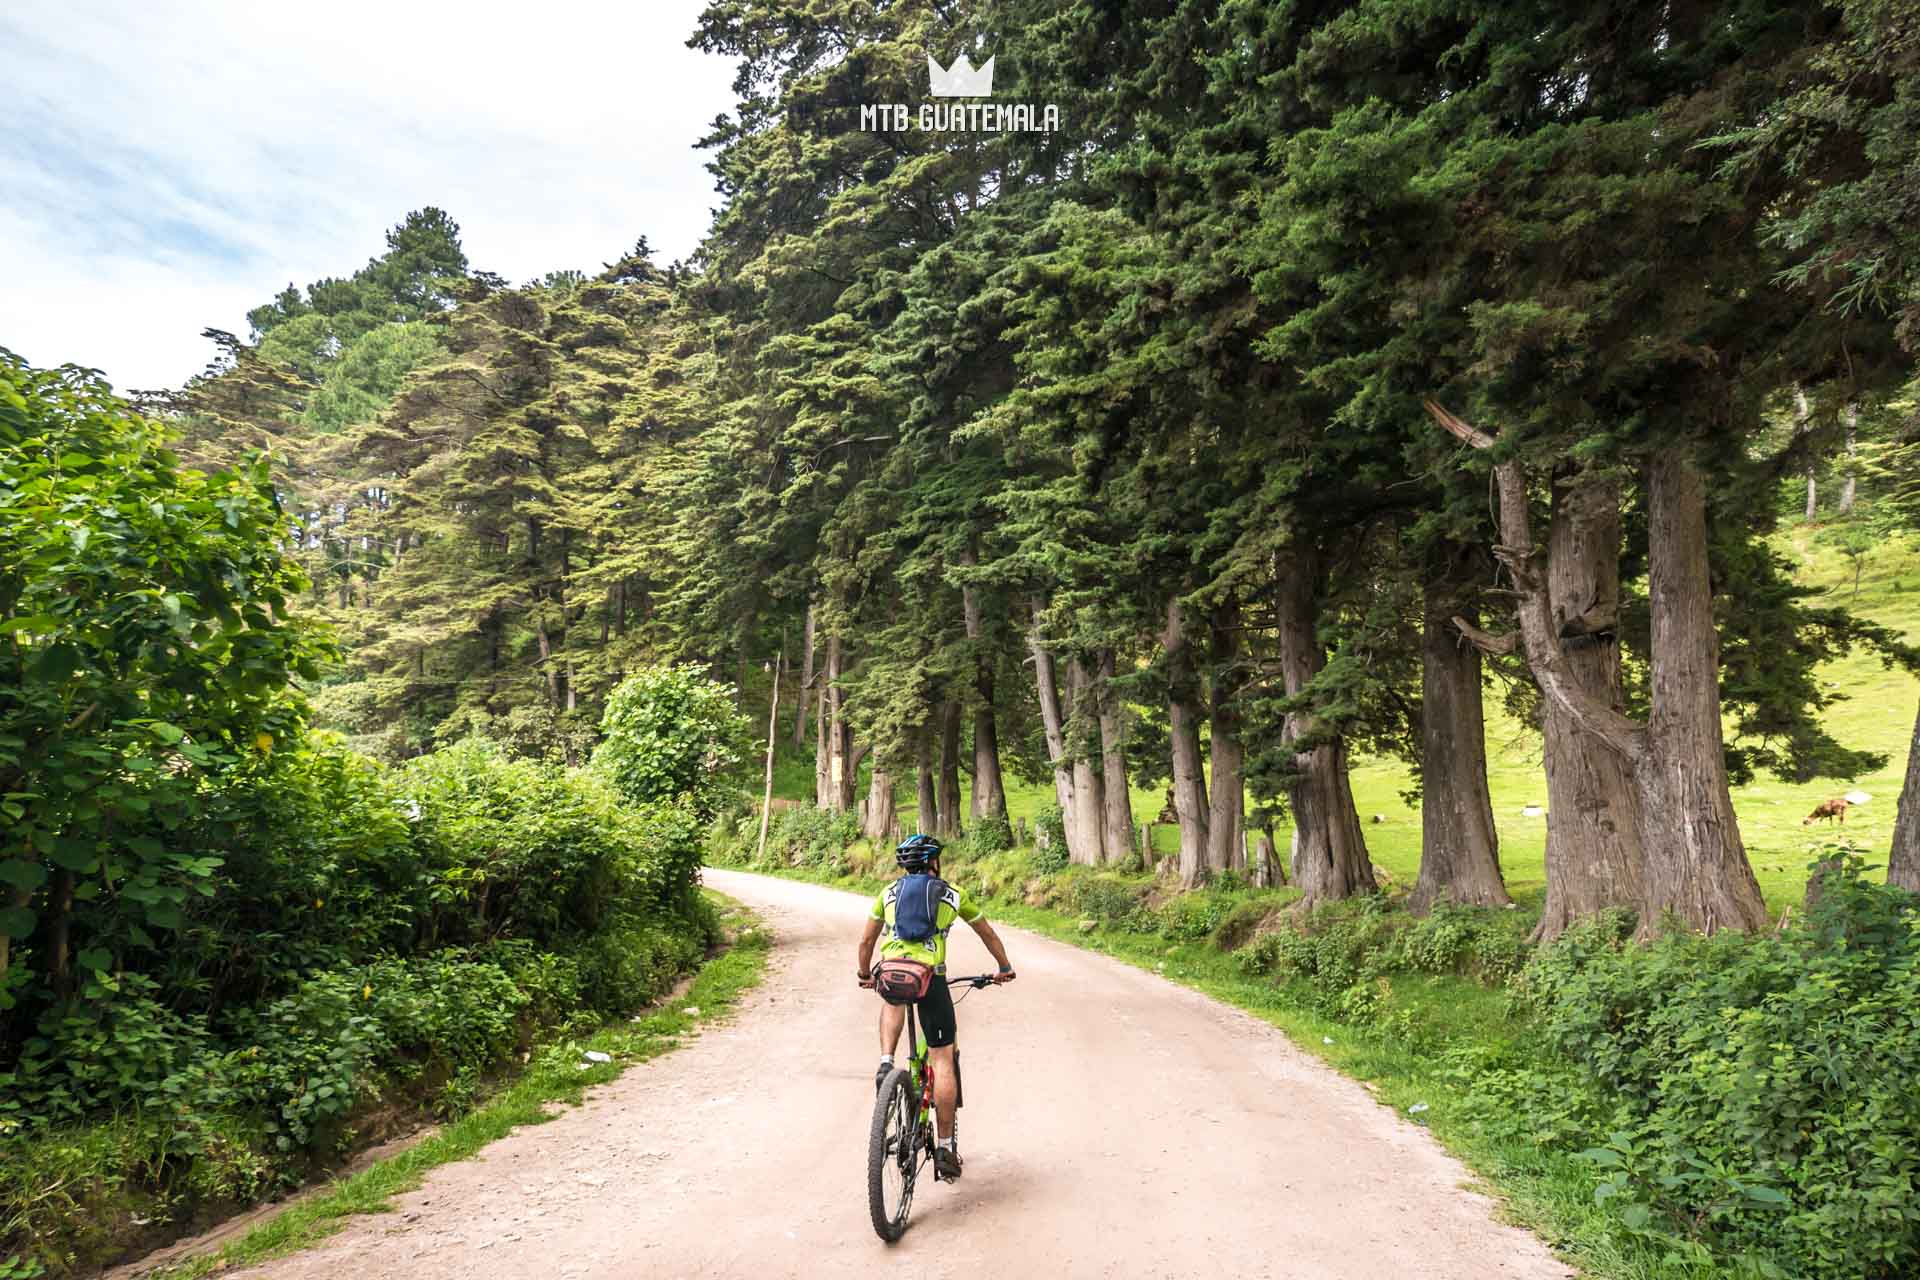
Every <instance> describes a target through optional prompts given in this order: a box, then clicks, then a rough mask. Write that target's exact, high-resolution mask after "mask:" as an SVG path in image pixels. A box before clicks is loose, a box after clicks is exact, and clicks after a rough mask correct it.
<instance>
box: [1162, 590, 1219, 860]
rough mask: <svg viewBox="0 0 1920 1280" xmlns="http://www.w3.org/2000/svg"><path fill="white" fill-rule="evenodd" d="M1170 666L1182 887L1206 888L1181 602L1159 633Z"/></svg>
mask: <svg viewBox="0 0 1920 1280" xmlns="http://www.w3.org/2000/svg"><path fill="white" fill-rule="evenodd" d="M1160 646H1161V648H1162V649H1163V650H1165V652H1166V660H1167V730H1168V735H1169V737H1170V738H1171V740H1172V748H1173V751H1172V754H1173V807H1174V814H1175V816H1176V817H1177V818H1178V820H1179V824H1180V883H1181V884H1182V885H1183V886H1185V887H1186V888H1189V889H1191V888H1193V887H1194V886H1195V885H1198V884H1203V883H1205V881H1206V879H1207V874H1208V866H1207V848H1208V835H1207V823H1208V817H1209V813H1208V805H1207V777H1206V773H1205V772H1204V768H1203V766H1202V765H1201V762H1200V710H1199V708H1198V707H1197V706H1195V705H1194V704H1195V703H1196V702H1197V701H1198V699H1199V683H1200V682H1199V678H1198V676H1197V675H1196V674H1195V673H1194V669H1193V647H1192V644H1191V643H1190V642H1189V641H1188V639H1187V634H1186V619H1185V617H1184V614H1183V611H1182V609H1181V607H1180V602H1179V600H1177V599H1174V600H1169V601H1167V624H1166V628H1165V630H1163V631H1162V632H1161V633H1160Z"/></svg>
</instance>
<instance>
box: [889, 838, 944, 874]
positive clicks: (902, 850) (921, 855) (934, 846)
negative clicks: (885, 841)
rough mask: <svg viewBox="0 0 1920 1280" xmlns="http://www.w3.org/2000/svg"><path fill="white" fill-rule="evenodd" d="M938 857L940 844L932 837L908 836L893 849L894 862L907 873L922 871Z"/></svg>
mask: <svg viewBox="0 0 1920 1280" xmlns="http://www.w3.org/2000/svg"><path fill="white" fill-rule="evenodd" d="M939 856H940V842H939V841H938V840H935V839H934V838H933V837H932V836H923V835H918V834H915V835H910V836H908V837H907V838H906V839H905V840H902V841H901V842H900V843H899V844H898V845H896V846H895V847H894V850H893V857H894V861H896V862H898V863H899V864H900V865H901V866H902V867H903V868H905V869H906V870H908V871H920V870H923V869H924V868H925V867H926V865H927V864H928V863H929V862H932V861H933V860H934V859H935V858H937V857H939Z"/></svg>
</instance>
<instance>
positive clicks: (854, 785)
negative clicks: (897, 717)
mask: <svg viewBox="0 0 1920 1280" xmlns="http://www.w3.org/2000/svg"><path fill="white" fill-rule="evenodd" d="M841 732H842V733H844V734H845V735H846V740H845V745H844V746H843V747H842V749H841V753H840V754H841V756H842V758H843V759H845V760H846V762H847V765H846V772H845V773H843V774H841V778H840V807H841V808H842V809H851V808H853V799H854V792H855V791H856V790H858V783H859V781H860V762H861V761H862V760H865V759H866V758H867V752H869V751H871V750H873V744H872V743H871V742H862V743H860V744H859V745H858V746H856V745H854V741H853V725H852V724H845V725H843V726H842V728H841Z"/></svg>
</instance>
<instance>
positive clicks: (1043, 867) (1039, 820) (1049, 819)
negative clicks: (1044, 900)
mask: <svg viewBox="0 0 1920 1280" xmlns="http://www.w3.org/2000/svg"><path fill="white" fill-rule="evenodd" d="M1033 837H1034V838H1033V844H1034V853H1033V870H1034V873H1035V874H1036V875H1043V876H1044V875H1052V874H1054V873H1055V872H1059V871H1065V870H1066V869H1067V863H1068V856H1067V815H1066V814H1065V813H1064V812H1062V811H1061V809H1060V806H1059V805H1057V804H1050V805H1048V806H1046V807H1045V808H1044V809H1042V810H1040V812H1039V813H1037V814H1035V815H1034V819H1033Z"/></svg>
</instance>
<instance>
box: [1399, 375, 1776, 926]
mask: <svg viewBox="0 0 1920 1280" xmlns="http://www.w3.org/2000/svg"><path fill="white" fill-rule="evenodd" d="M1427 411H1428V413H1430V414H1432V415H1433V417H1434V419H1435V420H1436V421H1437V422H1439V423H1440V425H1441V426H1442V427H1444V428H1445V429H1446V430H1447V431H1449V432H1451V433H1452V434H1453V435H1455V436H1458V437H1459V438H1460V439H1462V440H1465V441H1466V442H1468V443H1469V444H1472V445H1473V446H1474V447H1476V448H1481V449H1486V448H1491V447H1493V444H1494V440H1493V437H1491V436H1489V435H1487V434H1486V433H1485V432H1482V431H1479V430H1477V429H1476V428H1474V427H1472V426H1470V425H1468V424H1467V423H1465V422H1462V421H1461V420H1460V419H1458V418H1456V417H1454V416H1453V415H1452V414H1450V413H1448V412H1447V411H1446V410H1445V409H1443V408H1441V407H1440V406H1439V405H1437V404H1435V403H1433V402H1432V401H1428V402H1427ZM1494 477H1495V479H1496V481H1497V483H1498V485H1499V502H1500V542H1501V545H1500V548H1499V551H1498V554H1499V555H1500V556H1501V558H1502V559H1503V560H1505V561H1506V563H1507V566H1508V569H1509V571H1510V572H1511V574H1512V577H1513V581H1514V585H1515V587H1516V588H1517V589H1518V590H1517V592H1516V595H1517V597H1518V599H1517V602H1516V603H1517V609H1518V613H1519V618H1520V626H1521V634H1522V639H1523V641H1524V643H1525V646H1526V654H1527V665H1528V666H1529V667H1531V668H1532V669H1533V674H1534V679H1535V680H1536V681H1537V682H1538V683H1539V685H1540V691H1541V693H1542V694H1543V695H1544V696H1545V697H1547V698H1548V699H1550V700H1552V701H1554V702H1557V703H1559V704H1560V705H1561V706H1562V707H1563V708H1564V709H1565V710H1566V711H1567V712H1568V714H1569V715H1570V716H1571V717H1572V719H1573V721H1574V722H1575V723H1576V724H1577V725H1578V727H1579V730H1580V732H1581V733H1582V734H1583V735H1585V737H1586V738H1587V739H1590V741H1587V742H1585V743H1584V745H1585V746H1586V747H1587V748H1588V749H1601V750H1605V751H1609V752H1612V753H1614V754H1615V755H1617V756H1618V757H1619V758H1620V759H1621V760H1622V761H1624V762H1625V763H1626V764H1627V766H1628V768H1630V769H1631V771H1632V777H1633V785H1634V791H1635V793H1636V794H1635V800H1636V801H1637V803H1638V805H1639V811H1638V814H1637V817H1638V824H1637V825H1638V827H1639V837H1640V846H1641V848H1642V850H1643V851H1644V857H1645V863H1644V877H1643V880H1642V883H1641V897H1640V903H1639V907H1640V929H1639V933H1640V936H1641V937H1643V938H1645V937H1651V936H1653V935H1654V934H1655V933H1657V932H1658V931H1659V929H1660V927H1661V920H1662V917H1663V916H1664V915H1665V914H1666V913H1668V912H1672V913H1673V914H1674V915H1675V916H1676V917H1677V918H1678V919H1679V920H1680V921H1681V922H1682V923H1683V924H1685V925H1687V926H1689V927H1691V928H1695V929H1702V930H1705V931H1707V932H1712V931H1713V930H1715V929H1726V928H1733V929H1756V928H1759V927H1760V926H1762V925H1764V924H1765V923H1766V921H1767V913H1766V906H1765V904H1764V903H1763V902H1762V901H1761V898H1760V886H1759V884H1758V882H1756V881H1755V880H1754V877H1753V868H1752V867H1751V866H1749V865H1748V863H1747V856H1746V850H1745V849H1744V848H1742V846H1741V843H1740V829H1739V827H1738V826H1737V825H1736V824H1735V822H1734V816H1733V799H1732V796H1731V794H1730V793H1729V791H1728V788H1727V769H1726V758H1725V755H1724V743H1723V742H1722V740H1721V731H1720V683H1719V651H1720V646H1719V636H1718V634H1717V633H1716V632H1715V631H1714V625H1713V584H1712V579H1711V575H1710V573H1709V570H1708V562H1707V503H1706V491H1705V489H1704V488H1703V486H1702V484H1701V480H1700V476H1699V474H1698V473H1697V472H1695V471H1694V469H1693V467H1692V466H1691V465H1690V464H1689V463H1688V461H1687V459H1686V457H1685V455H1684V453H1683V452H1682V451H1681V450H1680V449H1679V448H1678V447H1671V446H1670V447H1667V448H1665V449H1662V450H1660V451H1658V452H1655V453H1654V454H1653V455H1652V456H1651V457H1650V458H1649V459H1648V460H1647V463H1646V468H1645V484H1646V491H1647V547H1648V554H1647V594H1648V600H1649V604H1650V613H1651V617H1652V621H1653V626H1652V636H1651V641H1652V650H1653V652H1652V657H1651V663H1650V667H1651V676H1652V691H1653V699H1652V701H1653V708H1652V715H1651V717H1650V718H1649V720H1648V722H1647V723H1646V724H1645V725H1640V724H1637V723H1635V722H1634V721H1632V720H1630V719H1628V718H1627V717H1626V716H1624V715H1622V714H1620V712H1619V711H1618V709H1617V708H1615V707H1613V706H1611V705H1609V704H1608V703H1607V702H1605V701H1604V700H1602V699H1600V698H1598V697H1595V696H1594V695H1593V694H1592V693H1591V692H1590V691H1589V690H1587V689H1586V688H1584V687H1583V686H1582V685H1581V684H1580V683H1579V682H1578V681H1576V680H1574V679H1572V678H1571V676H1572V673H1571V669H1570V663H1569V647H1568V646H1567V645H1565V644H1563V641H1565V640H1574V641H1578V640H1581V639H1583V638H1596V637H1598V636H1600V635H1603V634H1606V633H1609V632H1610V631H1611V630H1612V627H1613V620H1612V618H1611V617H1598V616H1596V615H1595V614H1594V613H1593V612H1592V611H1591V610H1589V611H1588V612H1587V613H1585V614H1582V615H1579V616H1576V617H1572V618H1570V619H1569V620H1568V621H1566V622H1558V621H1556V616H1555V606H1553V605H1552V604H1551V603H1550V602H1549V599H1548V591H1547V589H1546V585H1545V584H1544V583H1543V582H1542V581H1541V579H1540V577H1539V575H1538V573H1537V572H1536V571H1535V569H1534V565H1533V550H1532V547H1533V537H1532V533H1531V530H1530V521H1529V515H1528V510H1527V501H1528V499H1527V482H1526V473H1525V471H1524V470H1523V469H1522V468H1521V465H1520V463H1519V462H1517V461H1514V460H1512V459H1508V460H1506V461H1503V462H1497V463H1495V464H1494ZM1563 603H1564V604H1567V605H1571V604H1572V603H1575V602H1563ZM1460 625H1461V626H1462V627H1463V629H1464V630H1466V631H1468V632H1469V633H1470V634H1480V635H1481V639H1482V641H1484V639H1485V637H1484V634H1483V633H1477V632H1476V629H1474V628H1473V627H1472V626H1471V624H1467V623H1465V622H1464V620H1461V623H1460ZM1582 647H1583V646H1582V645H1579V644H1575V645H1573V646H1572V650H1571V651H1573V652H1577V651H1578V650H1579V649H1580V648H1582Z"/></svg>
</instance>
